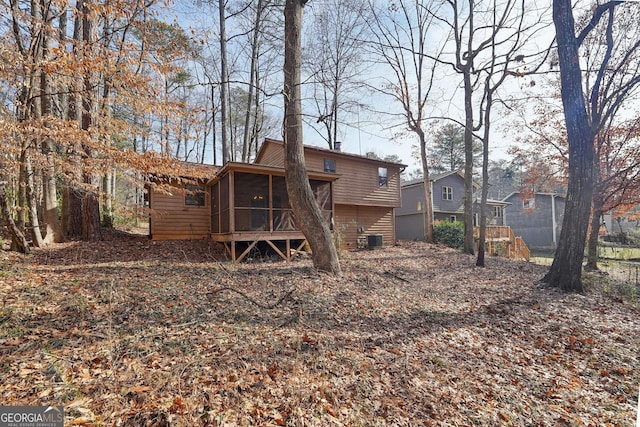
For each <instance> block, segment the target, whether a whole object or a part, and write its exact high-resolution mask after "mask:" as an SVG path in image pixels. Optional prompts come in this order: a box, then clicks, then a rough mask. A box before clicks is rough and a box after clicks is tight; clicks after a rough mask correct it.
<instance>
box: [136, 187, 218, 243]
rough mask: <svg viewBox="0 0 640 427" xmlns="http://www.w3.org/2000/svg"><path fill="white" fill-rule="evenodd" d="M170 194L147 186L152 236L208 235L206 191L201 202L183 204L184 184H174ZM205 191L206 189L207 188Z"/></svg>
mask: <svg viewBox="0 0 640 427" xmlns="http://www.w3.org/2000/svg"><path fill="white" fill-rule="evenodd" d="M171 191H172V194H163V193H160V192H158V191H155V190H154V189H153V187H151V188H150V189H149V207H150V209H151V213H150V215H149V217H150V218H149V232H150V235H151V238H153V239H154V240H164V239H194V238H196V239H197V238H202V237H208V236H209V223H210V221H209V215H210V213H209V206H210V204H211V203H210V198H209V195H208V194H206V195H205V204H204V206H189V205H186V204H185V190H184V187H175V188H174V189H172V190H171ZM207 193H208V192H207Z"/></svg>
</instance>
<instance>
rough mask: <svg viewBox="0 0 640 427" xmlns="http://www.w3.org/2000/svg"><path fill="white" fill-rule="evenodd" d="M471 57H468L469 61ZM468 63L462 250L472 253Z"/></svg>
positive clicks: (466, 76) (468, 75)
mask: <svg viewBox="0 0 640 427" xmlns="http://www.w3.org/2000/svg"><path fill="white" fill-rule="evenodd" d="M470 60H471V59H469V61H470ZM469 67H470V65H469V64H467V65H465V69H464V74H463V76H464V110H465V127H464V158H465V162H464V214H463V218H464V252H465V253H468V254H471V255H473V253H474V252H475V250H474V246H475V244H474V241H473V103H472V102H473V100H472V95H473V86H472V83H471V70H470V68H469Z"/></svg>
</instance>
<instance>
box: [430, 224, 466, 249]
mask: <svg viewBox="0 0 640 427" xmlns="http://www.w3.org/2000/svg"><path fill="white" fill-rule="evenodd" d="M433 242H434V243H440V244H443V245H446V246H449V247H451V248H454V249H462V248H463V247H464V224H463V223H462V222H460V221H455V222H444V221H436V222H435V223H434V224H433Z"/></svg>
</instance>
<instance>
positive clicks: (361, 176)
mask: <svg viewBox="0 0 640 427" xmlns="http://www.w3.org/2000/svg"><path fill="white" fill-rule="evenodd" d="M305 159H306V163H307V168H308V169H310V170H324V159H334V160H335V161H336V173H337V174H338V175H340V178H339V179H338V180H337V181H336V183H335V185H334V200H335V202H336V203H337V204H350V205H363V206H386V207H398V206H400V169H399V168H398V167H391V166H389V165H384V164H380V165H379V164H377V163H375V162H371V161H369V160H367V159H357V158H350V157H342V156H340V155H339V154H336V155H332V153H326V154H325V153H321V152H314V151H311V150H307V151H306V152H305ZM378 166H383V167H386V168H387V179H388V184H387V186H386V187H379V186H378Z"/></svg>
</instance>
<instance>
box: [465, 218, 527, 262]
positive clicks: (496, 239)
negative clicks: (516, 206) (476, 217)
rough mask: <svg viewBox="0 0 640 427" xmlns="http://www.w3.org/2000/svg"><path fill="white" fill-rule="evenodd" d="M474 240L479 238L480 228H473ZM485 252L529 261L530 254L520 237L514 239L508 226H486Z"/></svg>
mask: <svg viewBox="0 0 640 427" xmlns="http://www.w3.org/2000/svg"><path fill="white" fill-rule="evenodd" d="M473 234H474V237H475V238H476V239H478V238H479V236H480V227H473ZM485 250H486V252H487V253H488V254H489V255H495V256H503V257H506V258H511V259H520V260H522V259H523V260H526V261H529V258H531V252H529V248H528V247H527V244H526V243H525V242H524V240H522V237H516V236H515V235H514V234H513V230H511V227H509V226H506V225H504V226H487V228H486V241H485Z"/></svg>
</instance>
